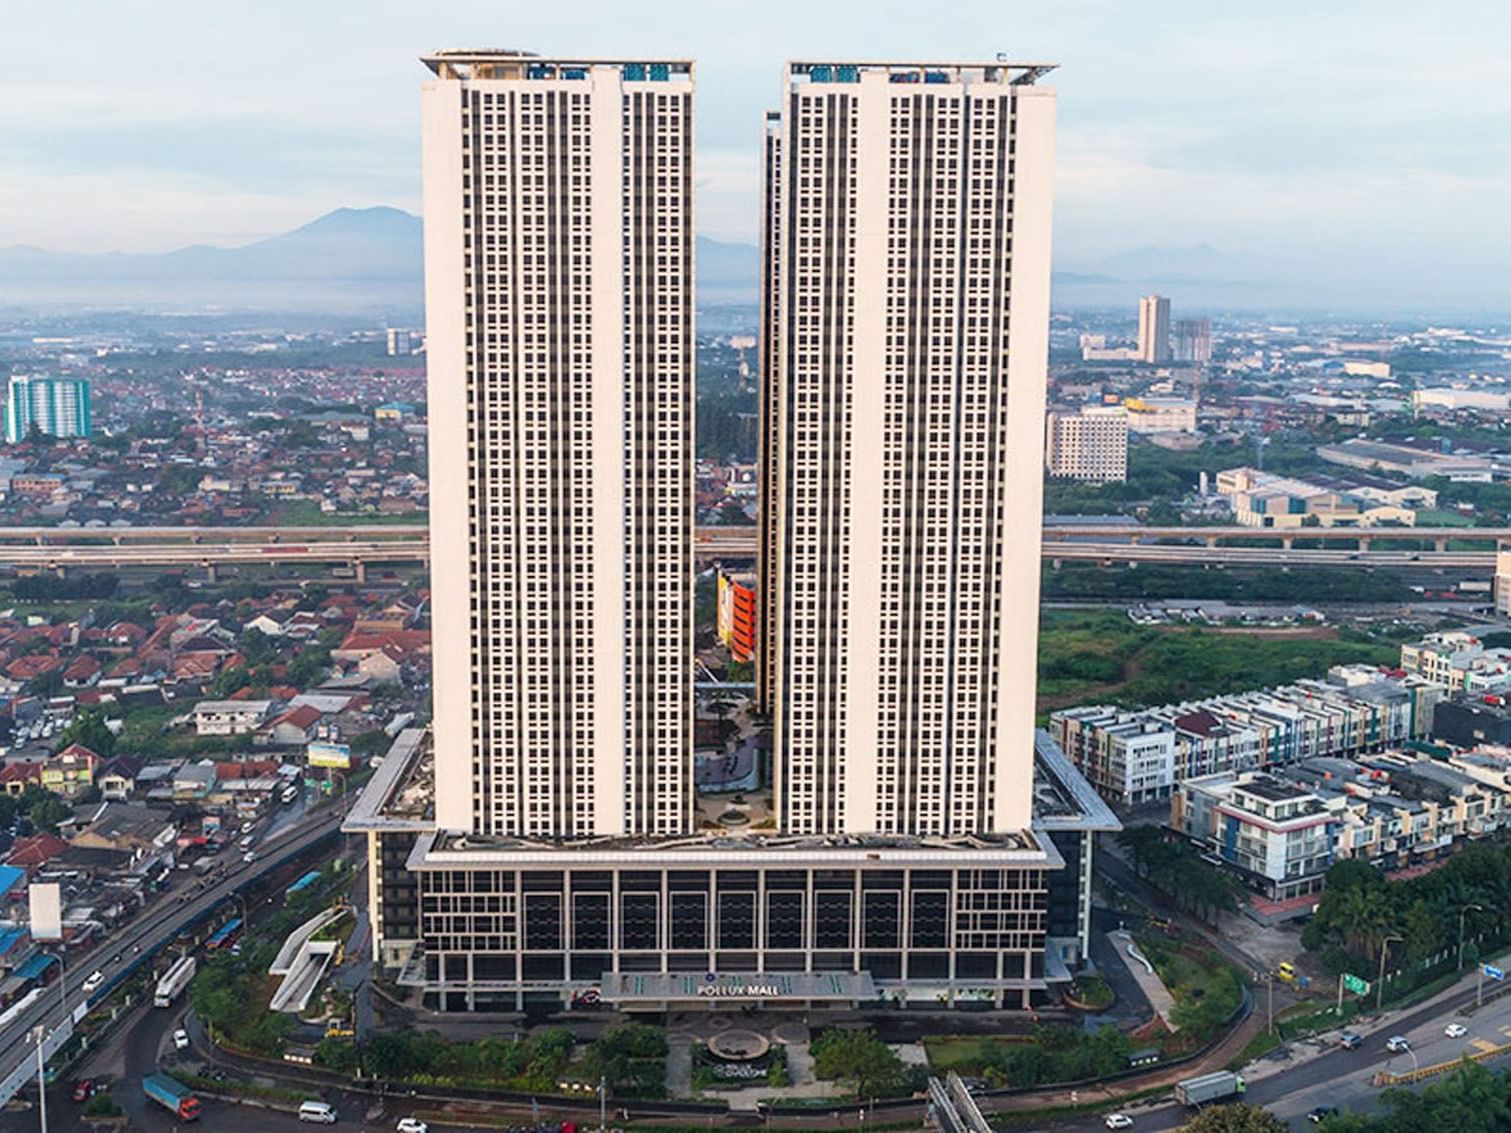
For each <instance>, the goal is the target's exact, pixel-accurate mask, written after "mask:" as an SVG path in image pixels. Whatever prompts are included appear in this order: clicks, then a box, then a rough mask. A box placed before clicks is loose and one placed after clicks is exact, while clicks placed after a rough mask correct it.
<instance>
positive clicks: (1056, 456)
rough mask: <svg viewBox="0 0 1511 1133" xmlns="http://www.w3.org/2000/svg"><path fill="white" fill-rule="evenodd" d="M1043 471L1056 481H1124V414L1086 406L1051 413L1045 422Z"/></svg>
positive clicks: (1105, 407) (1110, 408) (1110, 407)
mask: <svg viewBox="0 0 1511 1133" xmlns="http://www.w3.org/2000/svg"><path fill="white" fill-rule="evenodd" d="M1044 467H1045V469H1046V470H1047V471H1048V472H1049V474H1050V475H1051V476H1053V477H1055V478H1056V479H1060V480H1082V481H1085V482H1087V483H1092V484H1114V483H1121V482H1122V481H1124V480H1126V479H1128V411H1127V410H1126V409H1124V408H1123V407H1122V406H1121V405H1087V406H1082V407H1081V409H1080V411H1079V412H1075V413H1051V414H1050V415H1049V418H1048V420H1047V421H1046V422H1045V440H1044Z"/></svg>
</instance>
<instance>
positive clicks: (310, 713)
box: [257, 704, 325, 747]
mask: <svg viewBox="0 0 1511 1133" xmlns="http://www.w3.org/2000/svg"><path fill="white" fill-rule="evenodd" d="M324 716H325V713H323V712H321V711H320V709H318V708H316V707H315V706H314V705H310V704H299V705H295V706H294V707H292V708H290V709H288V710H287V711H285V712H283V713H281V714H279V715H278V716H275V717H274V718H273V719H272V720H271V721H269V722H268V725H267V726H266V727H265V728H263V729H262V730H261V731H260V732H258V734H257V739H258V742H259V743H263V744H268V745H270V746H273V747H302V746H303V745H304V744H307V743H309V741H310V739H311V737H313V736H314V734H315V728H316V726H317V725H318V724H319V723H320V721H321V720H322V719H323V718H324Z"/></svg>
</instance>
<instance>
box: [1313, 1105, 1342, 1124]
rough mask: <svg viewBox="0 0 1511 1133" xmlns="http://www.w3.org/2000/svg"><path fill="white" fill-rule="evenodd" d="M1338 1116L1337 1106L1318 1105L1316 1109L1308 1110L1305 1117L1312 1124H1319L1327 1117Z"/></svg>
mask: <svg viewBox="0 0 1511 1133" xmlns="http://www.w3.org/2000/svg"><path fill="white" fill-rule="evenodd" d="M1337 1116H1338V1107H1337V1106H1335V1105H1319V1106H1318V1107H1317V1108H1316V1109H1312V1110H1308V1111H1307V1114H1306V1119H1307V1120H1308V1121H1310V1122H1311V1123H1312V1124H1313V1125H1321V1124H1322V1123H1323V1122H1324V1121H1326V1120H1327V1119H1328V1118H1329V1117H1337Z"/></svg>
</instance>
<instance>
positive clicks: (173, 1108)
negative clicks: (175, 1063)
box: [142, 1074, 200, 1121]
mask: <svg viewBox="0 0 1511 1133" xmlns="http://www.w3.org/2000/svg"><path fill="white" fill-rule="evenodd" d="M142 1092H143V1093H144V1094H146V1095H147V1096H148V1097H149V1098H151V1099H152V1100H153V1101H155V1102H157V1104H158V1105H160V1106H162V1107H163V1108H164V1109H166V1110H167V1111H168V1112H169V1113H171V1114H173V1116H175V1117H176V1118H178V1119H179V1120H180V1121H198V1120H199V1109H200V1105H199V1099H198V1098H197V1097H195V1096H194V1091H193V1090H191V1089H189V1087H188V1086H186V1085H184V1084H183V1083H182V1082H179V1081H176V1080H174V1079H173V1078H170V1077H168V1075H166V1074H148V1075H147V1076H146V1077H145V1078H143V1079H142Z"/></svg>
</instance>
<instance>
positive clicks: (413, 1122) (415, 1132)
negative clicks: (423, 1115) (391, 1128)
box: [395, 1117, 430, 1133]
mask: <svg viewBox="0 0 1511 1133" xmlns="http://www.w3.org/2000/svg"><path fill="white" fill-rule="evenodd" d="M395 1129H396V1131H397V1133H430V1126H428V1125H426V1124H425V1123H424V1122H423V1121H421V1120H420V1119H419V1118H418V1117H401V1118H399V1124H398V1125H397V1126H395Z"/></svg>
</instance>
